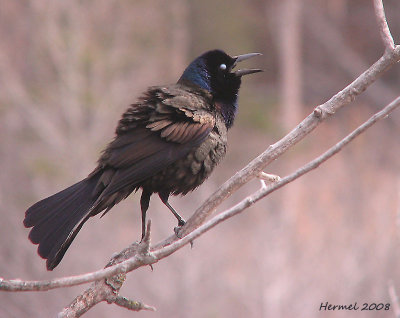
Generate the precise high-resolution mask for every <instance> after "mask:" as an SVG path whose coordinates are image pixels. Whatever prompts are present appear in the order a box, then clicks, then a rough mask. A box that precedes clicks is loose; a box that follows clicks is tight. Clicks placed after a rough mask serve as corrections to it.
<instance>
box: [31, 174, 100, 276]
mask: <svg viewBox="0 0 400 318" xmlns="http://www.w3.org/2000/svg"><path fill="white" fill-rule="evenodd" d="M98 179H99V178H98V177H97V176H92V177H90V178H87V179H84V180H82V181H80V182H78V183H76V184H74V185H72V186H70V187H69V188H67V189H65V190H62V191H60V192H58V193H56V194H54V195H52V196H50V197H48V198H46V199H43V200H41V201H39V202H37V203H36V204H34V205H32V206H31V207H30V208H29V209H28V210H27V211H26V213H25V219H24V225H25V227H33V228H32V230H31V232H30V233H29V239H30V240H31V241H32V243H34V244H39V247H38V253H39V255H40V256H41V257H43V258H45V259H47V262H46V265H47V269H48V270H52V269H54V268H55V267H56V266H57V265H58V264H59V263H60V261H61V259H62V258H63V256H64V254H65V252H66V251H67V249H68V247H69V246H70V245H71V243H72V241H73V239H74V238H75V236H76V235H77V234H78V232H79V230H80V229H81V228H82V226H83V224H84V223H85V222H86V221H87V220H88V219H89V217H90V214H91V212H92V210H93V207H94V204H95V202H96V199H97V196H95V197H94V196H93V191H94V189H95V187H96V184H97V181H98Z"/></svg>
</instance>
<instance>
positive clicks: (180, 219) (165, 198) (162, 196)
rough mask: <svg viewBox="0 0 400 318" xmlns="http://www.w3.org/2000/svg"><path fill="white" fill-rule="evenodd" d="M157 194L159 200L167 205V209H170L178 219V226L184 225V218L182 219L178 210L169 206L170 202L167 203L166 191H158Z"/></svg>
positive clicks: (167, 195) (167, 194)
mask: <svg viewBox="0 0 400 318" xmlns="http://www.w3.org/2000/svg"><path fill="white" fill-rule="evenodd" d="M158 195H159V197H160V199H161V201H162V202H163V203H164V204H165V205H166V206H167V208H168V209H170V211H171V212H172V214H173V215H174V216H175V217H176V219H177V220H178V226H183V225H185V223H186V222H185V220H184V219H182V217H181V216H180V215H179V214H178V212H176V211H175V209H174V208H173V207H172V206H171V204H169V203H168V197H169V193H168V192H159V193H158Z"/></svg>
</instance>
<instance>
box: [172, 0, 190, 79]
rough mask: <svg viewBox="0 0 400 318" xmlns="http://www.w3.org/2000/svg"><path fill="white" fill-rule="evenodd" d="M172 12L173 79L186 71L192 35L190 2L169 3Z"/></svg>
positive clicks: (181, 0)
mask: <svg viewBox="0 0 400 318" xmlns="http://www.w3.org/2000/svg"><path fill="white" fill-rule="evenodd" d="M169 8H170V10H171V21H170V23H171V46H170V56H169V57H168V58H169V59H170V64H169V65H170V66H171V70H170V73H171V77H173V78H179V75H180V74H182V71H183V70H184V68H185V66H186V64H187V62H188V61H187V59H188V55H189V47H190V34H189V30H190V28H189V26H188V18H189V9H190V7H189V2H187V1H185V0H174V1H171V2H169Z"/></svg>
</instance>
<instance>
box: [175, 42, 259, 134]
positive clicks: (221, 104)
mask: <svg viewBox="0 0 400 318" xmlns="http://www.w3.org/2000/svg"><path fill="white" fill-rule="evenodd" d="M257 55H261V54H260V53H249V54H244V55H238V56H233V57H231V56H229V55H228V54H226V53H225V52H224V51H221V50H213V51H208V52H206V53H204V54H202V55H201V56H199V57H198V58H196V59H195V60H194V61H193V62H192V63H190V64H189V66H188V67H187V68H186V69H185V71H184V72H183V74H182V76H181V78H180V79H179V81H178V83H180V84H183V85H191V86H197V87H200V88H202V89H205V90H206V91H208V92H210V93H211V94H212V96H213V100H214V105H215V107H216V108H218V110H219V111H220V112H221V114H222V116H223V117H224V120H225V124H226V126H227V128H230V127H231V126H232V124H233V120H234V118H235V115H236V113H237V107H238V105H237V99H238V93H239V88H240V84H241V79H242V76H243V75H248V74H253V73H257V72H261V70H260V69H242V70H237V71H233V69H234V67H235V66H236V63H238V62H240V61H244V60H247V59H249V58H251V57H253V56H257Z"/></svg>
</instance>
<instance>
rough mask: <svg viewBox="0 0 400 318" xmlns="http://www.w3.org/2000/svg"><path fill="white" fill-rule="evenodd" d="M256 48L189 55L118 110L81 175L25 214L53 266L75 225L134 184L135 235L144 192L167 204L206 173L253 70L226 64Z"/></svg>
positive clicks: (144, 207)
mask: <svg viewBox="0 0 400 318" xmlns="http://www.w3.org/2000/svg"><path fill="white" fill-rule="evenodd" d="M257 55H260V54H259V53H249V54H244V55H239V56H234V57H230V56H229V55H227V54H226V53H225V52H223V51H221V50H213V51H208V52H206V53H204V54H203V55H201V56H199V57H198V58H196V59H195V60H194V61H193V62H192V63H190V65H189V66H188V67H187V68H186V69H185V71H184V72H183V74H182V76H181V77H180V79H179V80H178V82H177V83H176V84H173V85H166V86H154V87H150V88H149V89H148V90H147V91H146V92H145V93H144V94H143V96H142V97H140V98H139V100H138V101H137V102H136V103H135V104H133V105H131V106H130V107H129V108H128V109H127V111H126V112H125V113H124V114H123V115H122V118H121V120H120V121H119V123H118V126H117V129H116V136H115V138H114V140H113V141H112V142H110V143H109V145H108V146H107V148H106V149H105V150H104V151H103V153H102V155H101V157H100V159H99V160H98V165H97V167H96V168H95V169H94V170H93V172H92V173H90V174H89V176H88V177H87V178H85V179H83V180H82V181H80V182H78V183H76V184H74V185H72V186H70V187H69V188H67V189H65V190H62V191H60V192H58V193H56V194H54V195H52V196H50V197H48V198H46V199H43V200H41V201H39V202H37V203H36V204H34V205H32V206H31V207H30V208H29V209H28V210H27V211H26V213H25V219H24V225H25V227H28V228H29V227H32V230H31V231H30V233H29V239H30V240H31V241H32V243H33V244H39V247H38V253H39V255H40V256H41V257H43V258H45V259H47V262H46V265H47V269H48V270H52V269H54V268H55V267H56V266H57V265H58V264H59V263H60V261H61V259H62V258H63V256H64V254H65V252H66V251H67V249H68V247H69V246H70V245H71V243H72V241H73V240H74V238H75V236H76V235H77V234H78V232H79V230H80V229H81V228H82V226H83V224H84V223H85V222H86V221H87V220H88V219H89V218H90V217H92V216H94V215H96V214H99V213H100V212H102V211H104V212H103V215H104V214H105V213H107V212H108V211H109V210H110V209H111V208H112V207H113V206H114V205H115V204H117V203H118V202H120V201H121V200H123V199H125V198H126V197H128V196H129V195H130V194H131V193H132V192H133V191H137V190H138V189H139V188H141V189H142V196H141V199H140V205H141V210H142V239H143V237H144V234H145V225H146V211H147V209H148V207H149V202H150V196H151V195H152V194H153V193H158V195H159V197H160V199H161V200H162V202H163V203H164V204H165V205H166V206H167V207H168V208H169V209H170V210H171V212H172V213H173V214H174V215H175V217H176V218H177V219H178V225H179V226H182V225H183V224H184V223H185V222H184V220H183V219H182V218H181V217H180V216H179V214H178V213H177V212H176V211H175V210H174V209H173V208H172V206H171V205H170V204H169V203H168V197H169V196H170V195H171V194H172V195H178V194H181V195H185V194H187V193H188V192H189V191H192V190H194V189H195V188H196V187H198V186H199V185H200V184H201V183H203V181H204V180H205V179H206V178H207V177H208V176H209V175H210V173H211V172H212V170H213V169H214V167H215V166H216V165H217V164H218V163H219V162H220V161H221V159H222V157H223V156H224V155H225V152H226V144H227V129H229V128H230V127H231V126H232V124H233V120H234V119H235V115H236V112H237V108H238V92H239V88H240V84H241V78H242V76H243V75H247V74H252V73H257V72H260V71H261V70H259V69H242V70H237V71H234V70H233V69H234V67H235V66H236V63H238V62H240V61H243V60H246V59H248V58H251V57H253V56H257Z"/></svg>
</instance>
